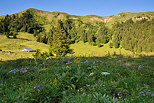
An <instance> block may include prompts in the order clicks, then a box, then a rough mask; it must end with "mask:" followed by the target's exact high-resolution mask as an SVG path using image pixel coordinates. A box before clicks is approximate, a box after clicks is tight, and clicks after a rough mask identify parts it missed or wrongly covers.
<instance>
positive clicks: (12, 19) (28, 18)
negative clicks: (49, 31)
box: [0, 10, 43, 38]
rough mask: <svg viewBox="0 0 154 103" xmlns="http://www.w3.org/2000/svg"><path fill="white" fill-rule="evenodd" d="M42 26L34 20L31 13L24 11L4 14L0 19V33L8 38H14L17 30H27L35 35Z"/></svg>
mask: <svg viewBox="0 0 154 103" xmlns="http://www.w3.org/2000/svg"><path fill="white" fill-rule="evenodd" d="M42 30H43V28H42V27H41V25H40V24H38V23H37V22H36V20H35V19H34V17H33V15H32V13H31V12H30V11H28V10H27V11H26V12H24V13H22V14H21V15H18V14H13V15H6V16H5V17H4V18H3V19H0V33H1V34H5V35H6V36H7V37H8V38H9V37H10V36H13V37H14V38H16V35H17V32H28V33H32V34H34V35H37V34H38V33H39V32H41V31H42Z"/></svg>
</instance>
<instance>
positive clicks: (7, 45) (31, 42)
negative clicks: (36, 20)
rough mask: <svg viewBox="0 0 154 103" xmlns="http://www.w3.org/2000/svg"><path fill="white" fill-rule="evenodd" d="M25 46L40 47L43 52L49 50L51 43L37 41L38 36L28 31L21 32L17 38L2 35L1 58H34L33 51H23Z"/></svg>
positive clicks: (0, 38)
mask: <svg viewBox="0 0 154 103" xmlns="http://www.w3.org/2000/svg"><path fill="white" fill-rule="evenodd" d="M24 48H32V49H34V50H36V49H40V50H41V51H42V52H45V51H48V49H49V45H46V44H43V43H39V42H36V38H35V37H34V36H33V35H32V34H28V33H19V35H18V36H17V39H12V38H11V39H8V38H6V37H5V36H4V35H0V49H2V51H0V59H1V60H3V61H5V60H16V59H21V58H32V57H33V56H32V54H33V53H31V52H24V51H21V50H22V49H24Z"/></svg>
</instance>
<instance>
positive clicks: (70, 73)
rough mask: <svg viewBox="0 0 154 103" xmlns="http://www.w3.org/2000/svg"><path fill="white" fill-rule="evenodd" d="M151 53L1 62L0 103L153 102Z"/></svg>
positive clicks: (153, 59) (153, 65)
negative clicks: (142, 55)
mask: <svg viewBox="0 0 154 103" xmlns="http://www.w3.org/2000/svg"><path fill="white" fill-rule="evenodd" d="M153 61H154V57H139V58H131V57H123V56H106V57H80V58H79V57H65V58H50V59H45V58H44V59H39V58H38V59H37V60H36V61H35V60H34V59H18V60H10V61H5V62H0V68H1V69H0V102H1V103H8V102H9V103H123V102H124V103H153V102H154V88H153V87H154V75H153V70H154V69H153V67H154V63H153Z"/></svg>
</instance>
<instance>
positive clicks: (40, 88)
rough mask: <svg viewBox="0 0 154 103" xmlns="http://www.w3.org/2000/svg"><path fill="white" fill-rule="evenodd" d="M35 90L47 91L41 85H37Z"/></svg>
mask: <svg viewBox="0 0 154 103" xmlns="http://www.w3.org/2000/svg"><path fill="white" fill-rule="evenodd" d="M34 89H36V90H42V89H45V88H44V87H43V86H40V85H36V86H35V87H34Z"/></svg>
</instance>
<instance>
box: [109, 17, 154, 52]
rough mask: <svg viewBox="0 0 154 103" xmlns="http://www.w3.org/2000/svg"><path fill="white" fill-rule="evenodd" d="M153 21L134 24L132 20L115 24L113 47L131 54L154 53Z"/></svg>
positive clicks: (144, 20)
mask: <svg viewBox="0 0 154 103" xmlns="http://www.w3.org/2000/svg"><path fill="white" fill-rule="evenodd" d="M153 24H154V19H152V20H146V19H143V20H140V21H136V22H134V21H133V20H132V19H130V20H127V21H126V22H122V23H117V24H116V25H115V26H114V27H113V29H114V35H113V38H112V40H113V45H114V47H116V48H119V46H120V45H121V47H123V48H125V49H126V50H130V51H133V52H142V51H145V52H152V51H154V48H153V44H154V42H153V41H154V34H153V33H154V32H152V31H153V28H154V25H153Z"/></svg>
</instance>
